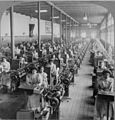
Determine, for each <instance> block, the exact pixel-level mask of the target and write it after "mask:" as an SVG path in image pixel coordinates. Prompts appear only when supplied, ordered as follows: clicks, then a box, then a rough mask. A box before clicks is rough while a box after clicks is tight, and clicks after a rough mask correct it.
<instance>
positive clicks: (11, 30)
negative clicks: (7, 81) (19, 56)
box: [10, 6, 15, 59]
mask: <svg viewBox="0 0 115 120" xmlns="http://www.w3.org/2000/svg"><path fill="white" fill-rule="evenodd" d="M13 11H14V10H13V6H12V7H10V36H11V59H14V57H15V53H14V51H15V41H14V16H13Z"/></svg>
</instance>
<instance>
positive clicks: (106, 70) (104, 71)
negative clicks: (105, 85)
mask: <svg viewBox="0 0 115 120" xmlns="http://www.w3.org/2000/svg"><path fill="white" fill-rule="evenodd" d="M106 73H109V74H110V75H111V71H110V70H108V69H105V70H103V72H102V74H103V75H105V74H106Z"/></svg>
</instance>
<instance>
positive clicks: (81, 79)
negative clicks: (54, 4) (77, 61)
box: [50, 52, 94, 120]
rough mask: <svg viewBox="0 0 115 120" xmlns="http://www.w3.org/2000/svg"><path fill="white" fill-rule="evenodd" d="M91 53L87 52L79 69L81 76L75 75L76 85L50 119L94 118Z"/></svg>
mask: <svg viewBox="0 0 115 120" xmlns="http://www.w3.org/2000/svg"><path fill="white" fill-rule="evenodd" d="M88 60H89V53H88V52H87V54H86V56H85V58H84V61H83V63H82V65H81V68H80V70H79V76H76V75H75V85H71V86H70V94H69V97H70V98H71V99H67V100H64V101H63V102H62V103H61V106H60V108H59V111H58V112H57V113H56V114H55V116H54V115H53V116H52V117H51V118H50V120H93V114H94V100H93V98H92V95H93V91H92V88H91V84H92V82H91V72H92V71H93V68H92V67H91V66H90V65H89V62H88Z"/></svg>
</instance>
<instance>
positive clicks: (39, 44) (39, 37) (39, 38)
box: [37, 2, 41, 54]
mask: <svg viewBox="0 0 115 120" xmlns="http://www.w3.org/2000/svg"><path fill="white" fill-rule="evenodd" d="M37 9H38V14H37V18H38V54H39V51H40V49H41V35H40V2H38V3H37Z"/></svg>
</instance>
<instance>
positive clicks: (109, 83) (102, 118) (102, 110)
mask: <svg viewBox="0 0 115 120" xmlns="http://www.w3.org/2000/svg"><path fill="white" fill-rule="evenodd" d="M102 74H103V77H102V78H101V79H100V80H98V91H103V92H113V88H114V85H113V84H114V79H113V78H110V74H111V72H110V71H109V70H104V71H103V73H102ZM107 104H108V102H107V100H106V99H100V98H98V97H97V99H96V104H95V105H96V117H97V118H98V119H99V120H106V118H107ZM113 115H114V112H113V103H112V102H110V106H109V120H111V118H112V117H113Z"/></svg>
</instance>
